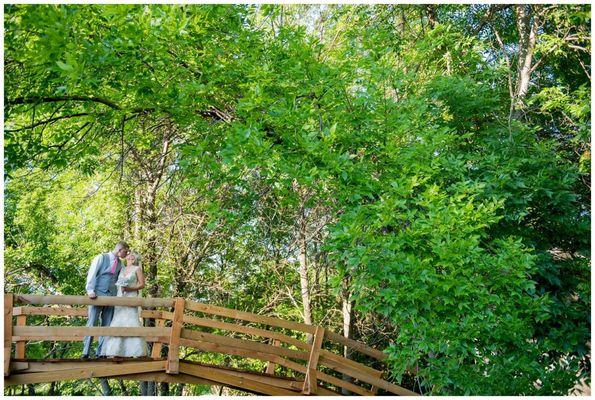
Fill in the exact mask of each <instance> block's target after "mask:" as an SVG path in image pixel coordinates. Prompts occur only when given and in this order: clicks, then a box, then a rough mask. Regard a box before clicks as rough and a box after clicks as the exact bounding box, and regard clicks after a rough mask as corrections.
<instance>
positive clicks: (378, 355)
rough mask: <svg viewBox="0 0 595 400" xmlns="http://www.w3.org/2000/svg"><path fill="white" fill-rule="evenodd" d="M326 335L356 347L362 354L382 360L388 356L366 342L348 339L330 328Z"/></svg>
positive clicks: (330, 338) (335, 340)
mask: <svg viewBox="0 0 595 400" xmlns="http://www.w3.org/2000/svg"><path fill="white" fill-rule="evenodd" d="M326 337H327V339H329V340H332V341H334V342H337V343H340V344H342V345H344V346H347V347H351V348H352V349H355V350H357V351H359V352H360V353H362V354H366V355H369V356H370V357H373V358H375V359H377V360H380V361H382V360H385V359H386V357H387V355H386V354H385V353H383V352H381V351H378V350H376V349H373V348H372V347H370V346H367V345H365V344H364V343H361V342H358V341H355V340H353V339H348V338H346V337H344V336H341V335H339V334H338V333H335V332H332V331H329V330H327V331H326Z"/></svg>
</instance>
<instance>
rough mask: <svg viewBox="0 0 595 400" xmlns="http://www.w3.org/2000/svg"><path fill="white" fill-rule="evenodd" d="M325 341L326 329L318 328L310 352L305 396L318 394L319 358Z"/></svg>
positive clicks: (303, 390)
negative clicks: (317, 373)
mask: <svg viewBox="0 0 595 400" xmlns="http://www.w3.org/2000/svg"><path fill="white" fill-rule="evenodd" d="M323 339H324V328H323V327H322V326H317V327H316V332H315V333H314V341H313V342H312V350H311V351H310V358H309V359H308V369H307V371H306V379H305V380H304V387H303V388H302V393H303V394H316V393H317V392H318V386H317V382H316V368H317V367H318V358H319V356H320V349H321V348H322V340H323Z"/></svg>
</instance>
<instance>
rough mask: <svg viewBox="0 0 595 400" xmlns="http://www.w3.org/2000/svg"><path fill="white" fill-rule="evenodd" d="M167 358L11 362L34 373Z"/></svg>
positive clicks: (18, 367) (24, 370)
mask: <svg viewBox="0 0 595 400" xmlns="http://www.w3.org/2000/svg"><path fill="white" fill-rule="evenodd" d="M165 360H166V359H165V358H162V359H161V360H152V359H150V358H148V357H142V358H141V357H139V358H132V359H131V358H124V357H118V358H98V359H85V360H80V359H49V360H27V361H26V362H24V361H12V362H11V363H10V365H11V370H12V368H17V369H18V370H19V371H20V373H34V372H52V371H63V370H71V369H77V368H87V367H104V366H106V365H113V366H117V365H124V364H126V365H135V364H140V363H145V362H147V361H162V362H164V363H165Z"/></svg>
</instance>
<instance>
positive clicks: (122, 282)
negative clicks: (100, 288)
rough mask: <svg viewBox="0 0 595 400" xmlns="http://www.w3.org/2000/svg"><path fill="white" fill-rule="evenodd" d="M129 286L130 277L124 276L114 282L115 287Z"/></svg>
mask: <svg viewBox="0 0 595 400" xmlns="http://www.w3.org/2000/svg"><path fill="white" fill-rule="evenodd" d="M128 285H130V277H128V278H126V277H124V276H121V277H119V278H118V281H117V282H116V286H128Z"/></svg>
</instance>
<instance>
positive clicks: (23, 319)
mask: <svg viewBox="0 0 595 400" xmlns="http://www.w3.org/2000/svg"><path fill="white" fill-rule="evenodd" d="M25 325H27V316H26V315H17V326H25ZM25 343H26V341H24V340H19V341H18V342H17V348H16V351H15V354H14V358H25Z"/></svg>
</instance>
